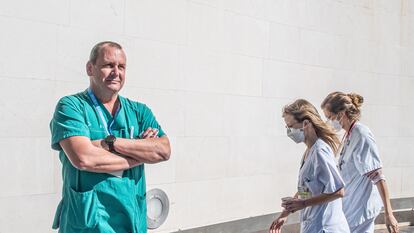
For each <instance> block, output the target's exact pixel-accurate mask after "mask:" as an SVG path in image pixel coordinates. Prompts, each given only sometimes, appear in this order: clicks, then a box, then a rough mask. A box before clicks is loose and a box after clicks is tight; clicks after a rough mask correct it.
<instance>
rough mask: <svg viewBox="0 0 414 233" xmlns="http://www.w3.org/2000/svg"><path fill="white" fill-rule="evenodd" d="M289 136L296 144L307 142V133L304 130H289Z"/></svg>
mask: <svg viewBox="0 0 414 233" xmlns="http://www.w3.org/2000/svg"><path fill="white" fill-rule="evenodd" d="M286 133H287V136H288V137H290V138H291V139H292V140H293V141H294V142H296V143H301V142H304V141H305V132H304V131H303V128H299V129H295V128H287V132H286Z"/></svg>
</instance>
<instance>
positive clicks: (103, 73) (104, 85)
mask: <svg viewBox="0 0 414 233" xmlns="http://www.w3.org/2000/svg"><path fill="white" fill-rule="evenodd" d="M86 70H87V73H88V75H89V77H90V78H91V87H92V88H93V89H94V90H95V91H99V92H107V91H110V92H112V93H118V92H119V91H120V90H121V89H122V87H123V86H124V83H125V70H126V56H125V53H124V51H123V50H121V49H118V48H115V47H111V46H108V45H104V46H103V47H102V48H101V50H100V52H99V56H98V58H97V60H96V64H92V63H91V62H88V64H87V65H86Z"/></svg>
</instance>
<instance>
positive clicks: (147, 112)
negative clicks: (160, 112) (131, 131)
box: [140, 105, 165, 137]
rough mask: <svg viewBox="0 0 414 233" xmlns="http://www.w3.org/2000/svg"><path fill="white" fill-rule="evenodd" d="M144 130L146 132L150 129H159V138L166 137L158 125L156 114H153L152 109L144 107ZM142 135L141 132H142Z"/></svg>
mask: <svg viewBox="0 0 414 233" xmlns="http://www.w3.org/2000/svg"><path fill="white" fill-rule="evenodd" d="M142 114H143V115H142V119H143V121H142V130H143V131H145V130H146V129H148V128H149V127H151V128H155V129H158V137H162V136H164V135H165V132H164V130H162V128H161V126H160V124H158V121H157V119H155V116H154V114H153V113H152V111H151V109H150V108H149V107H148V106H147V105H144V109H143V111H142ZM140 133H141V132H140Z"/></svg>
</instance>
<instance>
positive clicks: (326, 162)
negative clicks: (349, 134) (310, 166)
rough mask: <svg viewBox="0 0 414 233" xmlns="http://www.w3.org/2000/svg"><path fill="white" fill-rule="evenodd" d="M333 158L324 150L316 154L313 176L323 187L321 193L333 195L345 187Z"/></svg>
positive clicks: (331, 154)
mask: <svg viewBox="0 0 414 233" xmlns="http://www.w3.org/2000/svg"><path fill="white" fill-rule="evenodd" d="M333 156H334V155H333V153H332V152H330V153H329V151H328V150H325V149H319V150H318V151H317V152H316V163H315V164H316V166H315V176H316V177H317V180H318V181H319V182H320V184H321V185H322V187H323V188H322V193H327V194H329V193H334V192H336V191H338V190H340V189H341V188H343V187H344V186H345V184H344V181H343V180H342V177H341V175H340V174H339V171H338V169H337V167H336V164H335V159H334V157H333Z"/></svg>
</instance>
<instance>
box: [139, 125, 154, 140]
mask: <svg viewBox="0 0 414 233" xmlns="http://www.w3.org/2000/svg"><path fill="white" fill-rule="evenodd" d="M140 138H141V139H147V138H158V129H156V128H151V127H148V129H147V130H145V131H144V132H143V133H142V134H141V136H140Z"/></svg>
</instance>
